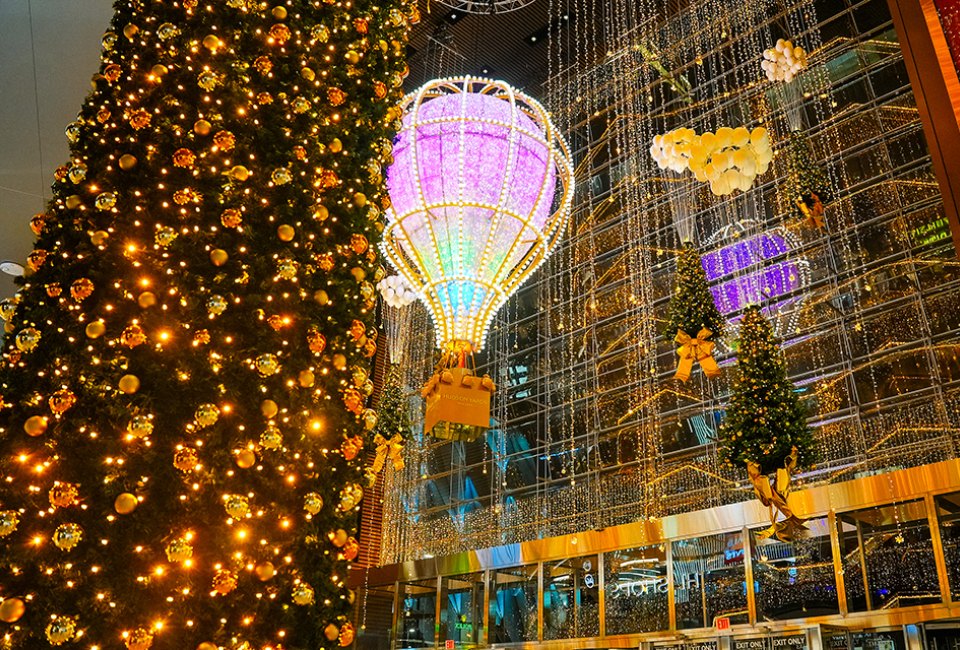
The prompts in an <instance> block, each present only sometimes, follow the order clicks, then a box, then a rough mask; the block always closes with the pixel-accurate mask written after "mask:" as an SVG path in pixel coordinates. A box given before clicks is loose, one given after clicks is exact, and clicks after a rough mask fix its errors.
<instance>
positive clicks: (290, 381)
mask: <svg viewBox="0 0 960 650" xmlns="http://www.w3.org/2000/svg"><path fill="white" fill-rule="evenodd" d="M406 1H407V0H378V1H377V2H372V1H370V0H354V1H353V2H340V1H336V0H276V1H275V2H271V3H268V2H260V0H212V1H210V2H198V0H118V1H117V3H116V6H115V16H114V19H113V22H112V26H111V27H110V29H109V31H108V32H107V33H106V34H105V36H104V37H103V60H102V65H101V68H100V71H99V73H98V74H97V75H96V76H95V77H94V90H93V92H92V94H91V95H90V96H89V97H88V99H87V100H86V102H85V103H84V104H83V107H82V110H81V112H80V115H79V117H78V119H77V120H76V122H74V123H72V124H70V125H69V126H68V127H67V130H66V133H67V137H68V138H69V140H70V143H71V157H70V161H69V162H68V163H67V164H66V165H64V166H63V167H62V168H61V169H60V170H58V172H57V175H56V182H55V184H54V199H53V201H52V202H51V204H50V205H49V207H48V209H47V211H46V212H45V213H44V214H41V215H37V216H36V217H34V219H33V221H32V226H33V228H34V230H35V232H36V233H37V242H36V246H35V250H34V251H33V253H31V255H30V257H29V260H28V262H29V273H28V276H27V277H26V278H25V279H24V280H23V282H22V288H21V291H20V292H19V294H18V297H17V298H16V308H15V311H14V309H13V305H12V304H7V305H5V306H4V308H3V310H2V314H3V315H4V317H5V318H6V319H7V320H8V322H7V331H8V332H9V333H10V334H9V335H8V336H7V342H6V344H5V347H4V351H3V364H2V368H0V395H2V399H0V405H2V410H0V476H2V481H0V598H2V599H3V601H2V603H0V620H2V621H3V622H0V647H3V648H13V649H18V650H20V649H22V650H37V649H38V648H43V647H49V646H51V645H53V646H60V645H65V646H66V647H77V648H84V649H88V648H102V649H104V650H106V649H108V648H123V647H126V648H127V649H128V650H146V649H148V648H158V649H170V650H194V649H195V648H199V649H201V650H213V649H215V648H228V649H230V650H241V649H244V650H246V649H249V650H254V649H255V650H265V649H267V648H270V649H273V650H280V649H283V650H307V649H308V648H309V649H310V650H314V649H317V648H333V647H338V646H348V645H350V643H351V642H352V640H353V637H354V634H355V633H354V630H353V628H352V627H351V626H350V625H349V623H348V621H347V614H348V612H349V609H350V601H351V600H352V594H351V593H350V591H349V590H348V589H347V587H346V586H345V580H346V574H347V565H346V561H347V560H349V559H351V558H352V557H354V556H355V554H356V552H357V544H356V541H355V540H354V539H353V535H355V531H356V525H357V519H356V511H357V509H358V507H359V502H360V499H361V498H362V494H363V487H362V484H363V482H364V470H363V467H362V455H360V454H358V452H359V448H360V446H361V444H362V442H363V440H364V439H365V438H368V437H369V431H368V429H369V428H372V427H373V426H374V425H375V424H376V416H375V414H374V413H373V412H372V411H370V410H368V409H366V403H365V401H366V396H367V395H368V394H369V393H370V392H371V391H372V385H371V383H370V381H369V378H368V374H369V367H370V358H371V356H372V355H373V353H374V352H375V350H376V343H375V342H374V340H373V338H374V336H373V334H372V331H373V330H372V329H371V326H372V322H371V318H372V314H373V306H374V301H375V291H374V286H373V284H372V281H373V280H374V275H375V273H376V269H377V267H378V260H377V255H376V253H375V248H374V245H375V243H376V242H377V240H378V238H379V231H380V216H381V210H382V209H383V208H384V207H385V205H386V204H387V197H386V195H385V192H384V186H383V176H382V173H383V166H384V165H385V164H386V163H388V162H389V160H390V149H391V145H390V143H391V140H390V138H391V137H392V135H393V134H394V133H395V130H396V128H397V126H398V121H397V120H398V118H399V114H398V110H397V109H396V108H395V106H396V104H397V101H398V99H399V97H400V93H401V91H400V85H401V82H402V74H403V70H404V68H405V64H404V62H403V57H404V52H405V46H406V36H407V31H408V25H409V23H410V22H411V21H413V20H415V19H416V8H415V5H414V4H412V3H411V4H406Z"/></svg>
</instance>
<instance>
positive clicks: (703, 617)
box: [672, 533, 748, 629]
mask: <svg viewBox="0 0 960 650" xmlns="http://www.w3.org/2000/svg"><path fill="white" fill-rule="evenodd" d="M672 551H673V582H674V598H675V601H676V609H677V628H679V629H688V628H695V627H713V626H714V622H715V619H716V618H717V617H720V616H727V617H729V618H730V622H731V623H734V624H736V623H746V622H747V619H748V613H747V592H746V580H745V570H744V565H743V536H742V535H741V534H740V533H726V534H723V535H707V536H705V537H695V538H693V539H684V540H679V541H676V542H673V548H672Z"/></svg>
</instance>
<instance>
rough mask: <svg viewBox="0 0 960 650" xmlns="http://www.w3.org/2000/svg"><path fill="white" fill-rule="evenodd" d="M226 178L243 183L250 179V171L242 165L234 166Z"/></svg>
mask: <svg viewBox="0 0 960 650" xmlns="http://www.w3.org/2000/svg"><path fill="white" fill-rule="evenodd" d="M227 176H229V177H230V178H231V179H233V180H235V181H240V182H243V181H245V180H247V179H248V178H250V170H249V169H247V168H246V167H244V166H243V165H236V166H235V167H232V168H231V169H230V171H228V172H227Z"/></svg>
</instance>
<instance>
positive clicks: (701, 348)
mask: <svg viewBox="0 0 960 650" xmlns="http://www.w3.org/2000/svg"><path fill="white" fill-rule="evenodd" d="M724 326H725V321H724V318H723V315H722V314H721V313H720V310H719V309H717V305H716V303H714V301H713V294H712V293H711V292H710V287H709V285H708V284H707V274H706V272H705V271H704V270H703V260H702V258H701V257H700V251H698V250H697V247H696V246H694V245H693V244H692V243H690V242H686V243H685V244H684V245H683V249H682V250H681V251H680V254H679V255H678V256H677V284H676V289H675V290H674V293H673V297H672V298H671V299H670V305H669V307H668V312H667V319H666V325H665V328H664V334H665V335H666V336H667V337H669V338H672V339H674V340H675V341H676V342H677V343H678V344H679V346H680V347H679V350H678V354H679V355H680V361H679V366H678V368H677V374H676V377H677V378H678V379H681V380H682V381H687V379H689V378H690V371H691V369H692V367H693V362H694V361H699V362H700V365H701V367H703V371H704V374H706V375H707V376H708V377H713V376H716V375H718V374H719V373H720V369H719V368H718V367H717V364H716V362H715V361H714V359H713V355H712V351H713V346H714V343H713V341H716V340H717V339H719V338H720V337H721V336H723V330H724ZM705 330H706V331H705ZM701 335H702V336H701ZM708 339H711V340H708Z"/></svg>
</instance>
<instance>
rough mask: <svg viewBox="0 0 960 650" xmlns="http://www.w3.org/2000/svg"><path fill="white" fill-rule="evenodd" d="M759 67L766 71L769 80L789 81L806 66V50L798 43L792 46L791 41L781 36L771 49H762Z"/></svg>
mask: <svg viewBox="0 0 960 650" xmlns="http://www.w3.org/2000/svg"><path fill="white" fill-rule="evenodd" d="M760 67H761V68H763V71H764V72H766V73H767V79H769V80H770V81H783V82H786V83H790V82H791V81H793V78H794V77H796V76H797V74H799V73H800V71H801V70H803V69H804V68H806V67H807V51H806V50H805V49H803V48H802V47H800V46H799V45H798V46H796V47H794V45H793V43H791V42H790V41H785V40H784V39H782V38H781V39H779V40H778V41H777V44H776V45H774V46H773V49H771V50H764V51H763V61H762V62H761V63H760Z"/></svg>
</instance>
